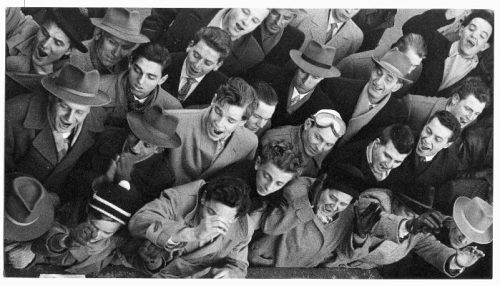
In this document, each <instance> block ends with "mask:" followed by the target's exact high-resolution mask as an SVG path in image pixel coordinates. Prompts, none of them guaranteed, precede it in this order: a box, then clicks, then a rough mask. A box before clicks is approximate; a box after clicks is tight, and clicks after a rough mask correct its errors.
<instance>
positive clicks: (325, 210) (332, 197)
mask: <svg viewBox="0 0 500 286" xmlns="http://www.w3.org/2000/svg"><path fill="white" fill-rule="evenodd" d="M352 199H353V197H352V196H351V195H348V194H346V193H344V192H341V191H339V190H335V189H324V190H323V191H321V195H320V197H319V199H318V202H317V203H316V216H318V218H319V219H320V220H321V221H322V222H323V223H329V222H331V221H332V220H333V216H334V215H335V214H337V213H340V212H342V211H344V210H345V209H346V208H347V206H348V205H349V204H350V203H351V201H352Z"/></svg>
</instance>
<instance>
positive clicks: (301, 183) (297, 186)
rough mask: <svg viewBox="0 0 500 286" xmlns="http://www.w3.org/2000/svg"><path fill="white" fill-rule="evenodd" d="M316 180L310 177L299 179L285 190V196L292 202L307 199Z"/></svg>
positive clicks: (289, 184)
mask: <svg viewBox="0 0 500 286" xmlns="http://www.w3.org/2000/svg"><path fill="white" fill-rule="evenodd" d="M314 180H315V179H314V178H310V177H298V178H296V179H294V180H293V181H291V182H290V183H288V184H287V185H286V186H285V187H284V188H283V194H284V196H286V197H287V198H288V200H289V201H291V202H293V201H295V200H297V199H300V198H303V197H306V198H307V196H308V195H307V194H308V192H309V189H310V188H311V186H312V185H313V183H314ZM307 200H308V199H307Z"/></svg>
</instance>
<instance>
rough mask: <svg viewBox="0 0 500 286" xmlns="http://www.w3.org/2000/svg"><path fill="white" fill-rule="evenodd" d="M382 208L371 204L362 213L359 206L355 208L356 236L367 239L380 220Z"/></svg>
mask: <svg viewBox="0 0 500 286" xmlns="http://www.w3.org/2000/svg"><path fill="white" fill-rule="evenodd" d="M381 213H382V208H381V207H380V205H379V204H377V203H374V202H372V203H370V204H369V205H368V207H367V208H366V209H365V210H364V211H363V212H362V213H360V212H359V208H358V206H354V216H355V219H356V228H355V231H356V234H357V235H359V236H360V237H365V236H366V235H367V234H368V233H370V231H371V229H372V228H373V226H374V225H375V224H376V223H377V222H378V221H379V220H380V214H381Z"/></svg>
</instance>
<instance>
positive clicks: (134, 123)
mask: <svg viewBox="0 0 500 286" xmlns="http://www.w3.org/2000/svg"><path fill="white" fill-rule="evenodd" d="M127 121H128V125H129V127H130V130H132V132H133V133H134V134H135V135H136V136H137V137H138V138H139V139H141V140H143V141H145V142H147V143H149V144H153V145H156V146H158V147H165V148H177V147H179V146H180V145H181V138H180V137H179V134H177V132H176V130H177V124H178V123H179V120H178V119H177V118H176V117H174V116H172V115H167V114H163V113H162V110H161V108H160V107H159V106H156V105H155V106H153V107H151V108H149V109H146V111H145V112H144V113H138V112H133V111H131V112H128V113H127Z"/></svg>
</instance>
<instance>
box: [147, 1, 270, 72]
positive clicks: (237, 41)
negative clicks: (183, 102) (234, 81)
mask: <svg viewBox="0 0 500 286" xmlns="http://www.w3.org/2000/svg"><path fill="white" fill-rule="evenodd" d="M268 14H269V10H268V9H266V8H224V9H199V8H197V9H185V8H184V9H172V8H159V9H156V8H155V9H151V16H149V17H147V18H146V19H145V20H144V24H143V26H142V32H143V33H144V34H146V35H148V37H149V38H150V39H151V41H159V42H160V43H161V44H162V45H164V46H166V47H167V48H168V50H169V51H170V52H182V51H184V50H185V49H186V48H187V47H188V45H189V43H190V41H191V40H192V39H193V35H194V34H195V33H196V32H197V31H198V30H199V29H201V28H203V27H218V28H221V29H222V30H224V31H226V32H227V33H228V34H229V36H230V37H231V41H232V48H231V53H230V54H229V56H228V57H227V58H226V60H225V61H224V64H223V65H222V66H221V67H220V69H219V70H220V71H221V72H222V73H224V74H225V75H227V76H240V75H241V74H243V73H245V72H246V71H247V70H248V69H250V68H252V67H253V66H255V65H256V64H258V63H259V62H261V61H262V60H263V59H264V53H263V52H262V49H261V48H260V46H259V44H258V43H257V41H256V40H255V38H254V37H253V36H252V31H254V30H255V29H256V28H257V27H258V26H259V25H260V24H261V22H262V21H263V20H264V19H265V18H266V16H267V15H268Z"/></svg>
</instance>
